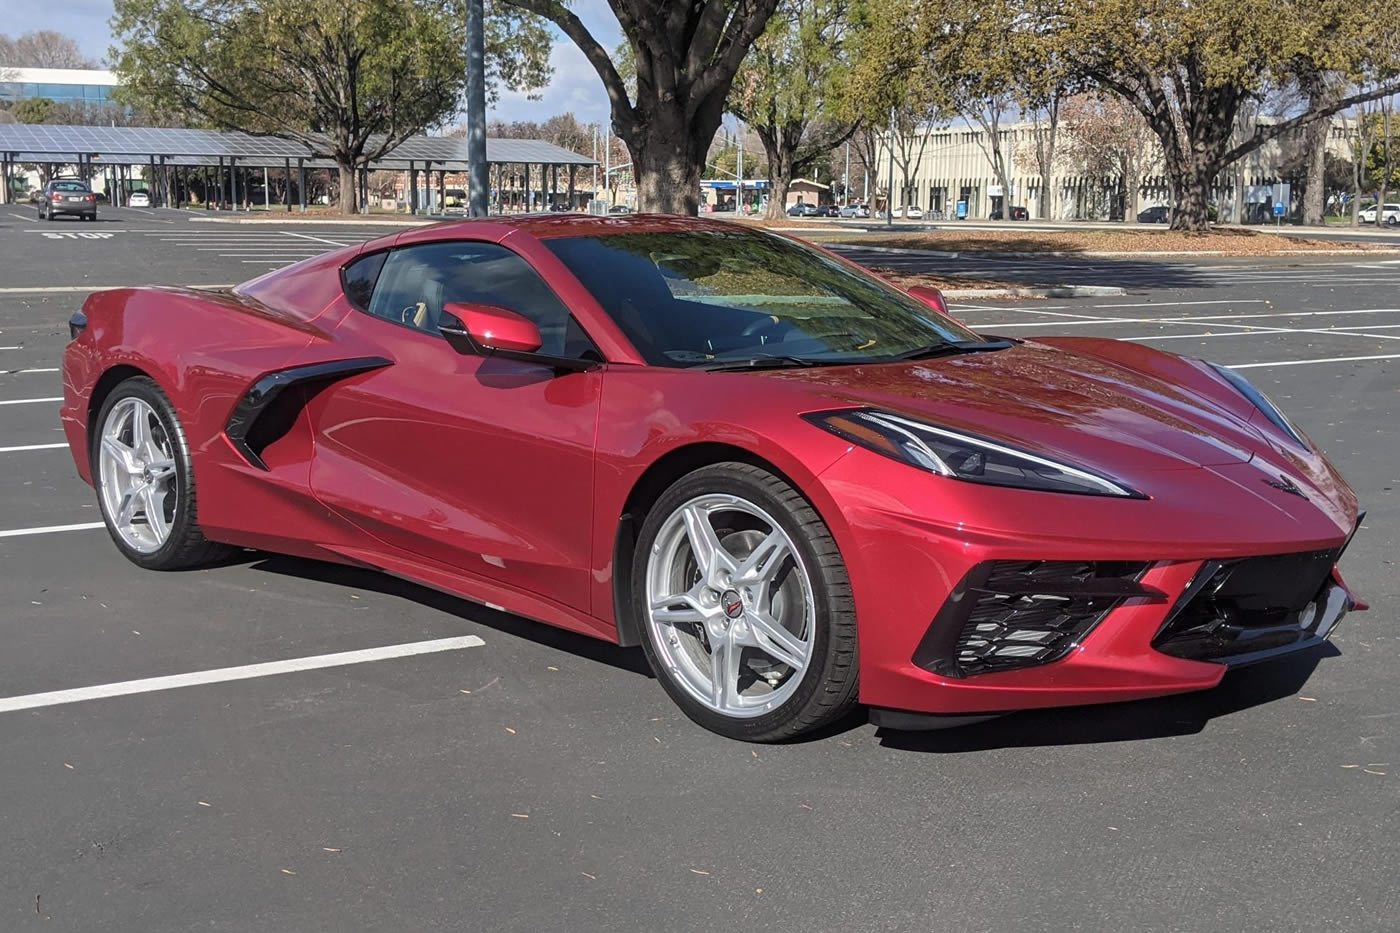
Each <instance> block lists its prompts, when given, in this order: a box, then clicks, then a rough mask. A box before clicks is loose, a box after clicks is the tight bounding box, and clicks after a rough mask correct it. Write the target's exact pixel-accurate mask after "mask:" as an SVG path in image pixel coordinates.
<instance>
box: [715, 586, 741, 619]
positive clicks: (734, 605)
mask: <svg viewBox="0 0 1400 933" xmlns="http://www.w3.org/2000/svg"><path fill="white" fill-rule="evenodd" d="M719 605H720V608H721V609H723V610H724V614H725V615H727V616H729V618H731V619H737V618H739V616H741V615H743V614H744V598H743V597H742V596H740V595H739V592H738V590H725V591H724V592H723V593H721V594H720V596H719Z"/></svg>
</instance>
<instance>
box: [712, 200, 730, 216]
mask: <svg viewBox="0 0 1400 933" xmlns="http://www.w3.org/2000/svg"><path fill="white" fill-rule="evenodd" d="M715 213H716V214H732V213H734V202H733V201H720V202H719V203H718V204H716V205H715Z"/></svg>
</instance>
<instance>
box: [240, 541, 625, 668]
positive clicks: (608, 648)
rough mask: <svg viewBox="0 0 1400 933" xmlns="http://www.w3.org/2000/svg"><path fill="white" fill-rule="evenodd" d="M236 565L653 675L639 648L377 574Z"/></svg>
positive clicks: (252, 556) (286, 563)
mask: <svg viewBox="0 0 1400 933" xmlns="http://www.w3.org/2000/svg"><path fill="white" fill-rule="evenodd" d="M234 564H246V565H248V566H249V568H250V569H252V570H256V571H260V572H262V573H271V574H277V575H279V576H285V577H297V578H300V579H303V580H315V581H318V582H321V583H330V584H332V585H334V586H343V587H347V588H351V589H358V590H368V591H369V592H372V593H381V594H383V595H386V596H393V597H396V598H399V599H406V600H410V601H412V602H415V603H418V604H419V605H420V606H426V607H428V608H430V609H435V610H437V611H438V612H443V613H446V614H448V615H451V616H456V617H457V618H459V619H464V620H466V621H468V622H475V623H477V624H479V625H485V626H487V627H488V628H493V629H495V630H497V631H499V632H502V633H504V634H507V635H512V636H514V637H516V638H523V639H527V640H529V641H532V642H534V643H535V644H538V645H543V646H545V647H547V648H553V649H555V650H557V651H563V652H566V653H568V654H571V655H576V656H578V657H581V658H587V659H588V660H590V661H597V662H599V663H601V664H607V665H609V666H610V667H614V668H618V669H619V670H624V671H628V672H630V673H633V674H641V675H642V676H644V677H648V678H650V677H651V676H652V673H651V669H650V668H648V667H647V662H646V658H645V657H643V656H642V652H641V650H640V649H637V648H620V647H618V646H617V645H614V644H611V643H609V642H605V641H601V640H599V639H597V638H590V637H589V636H587V635H580V634H578V633H576V632H570V631H568V630H567V629H562V628H557V627H555V626H553V625H546V624H545V623H543V622H533V621H531V620H529V619H526V618H523V617H521V616H516V615H511V614H510V613H507V612H498V611H496V610H495V609H490V608H487V607H486V606H483V605H481V604H480V603H474V602H472V601H471V600H467V599H462V598H460V597H457V596H453V595H451V594H450V593H444V592H441V591H440V590H434V589H431V588H429V587H426V586H421V585H419V584H417V583H411V582H409V581H408V580H403V579H400V578H399V577H394V576H390V575H389V574H386V573H381V572H380V571H378V570H369V569H364V568H360V567H350V566H346V565H344V564H332V563H327V562H323V561H316V560H307V559H304V558H300V557H288V556H285V555H280V554H277V555H274V554H265V553H261V552H257V551H250V552H243V553H242V554H239V555H232V556H230V557H228V558H226V559H225V560H223V561H220V562H219V564H218V565H219V566H231V565H234Z"/></svg>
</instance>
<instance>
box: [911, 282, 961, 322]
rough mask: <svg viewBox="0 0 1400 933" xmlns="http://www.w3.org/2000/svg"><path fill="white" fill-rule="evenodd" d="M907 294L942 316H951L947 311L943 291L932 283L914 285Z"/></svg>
mask: <svg viewBox="0 0 1400 933" xmlns="http://www.w3.org/2000/svg"><path fill="white" fill-rule="evenodd" d="M909 294H910V295H912V296H913V297H915V298H917V299H918V300H919V301H921V302H923V303H924V304H926V305H928V306H929V307H930V308H932V309H933V310H935V311H937V312H938V313H939V314H941V315H943V316H944V317H952V316H953V315H951V314H949V313H948V302H947V300H946V299H945V298H944V297H943V293H942V292H941V291H939V290H938V289H936V288H934V287H933V286H932V285H915V286H914V287H912V288H910V289H909Z"/></svg>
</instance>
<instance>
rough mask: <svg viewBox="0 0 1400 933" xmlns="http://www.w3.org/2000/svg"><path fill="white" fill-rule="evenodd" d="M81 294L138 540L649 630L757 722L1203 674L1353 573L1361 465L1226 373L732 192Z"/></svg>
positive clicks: (419, 233)
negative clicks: (355, 569)
mask: <svg viewBox="0 0 1400 933" xmlns="http://www.w3.org/2000/svg"><path fill="white" fill-rule="evenodd" d="M70 329H71V332H72V341H71V343H70V344H69V345H68V348H67V350H66V352H65V355H64V361H63V374H64V404H63V409H62V422H63V427H64V430H65V431H66V436H67V439H68V442H69V444H70V445H71V448H72V452H73V456H74V459H75V461H76V464H77V468H78V472H79V473H80V474H81V475H82V477H83V479H84V480H86V481H87V482H89V483H91V484H92V485H93V486H94V487H95V489H96V493H97V500H98V502H99V504H100V507H101V513H102V516H103V518H104V520H105V522H106V525H107V528H108V530H109V531H110V533H111V537H112V540H113V541H114V542H115V544H116V546H117V548H118V549H119V550H120V551H121V552H122V553H123V554H124V555H125V556H126V557H128V558H129V559H130V560H132V561H134V562H135V563H137V564H139V565H140V566H142V567H146V568H150V569H155V570H166V569H175V568H183V567H190V566H194V565H198V564H200V563H202V562H205V561H208V560H210V559H211V558H213V557H214V556H216V555H217V554H218V553H219V552H220V551H221V550H223V549H225V548H228V547H231V546H232V547H245V548H257V549H264V550H267V551H275V552H283V553H287V554H294V555H300V556H303V557H308V558H316V559H322V560H329V561H338V562H342V563H348V564H354V565H359V566H363V567H370V568H378V569H379V570H382V571H385V572H388V573H390V574H395V575H397V576H400V577H404V578H407V579H409V580H413V581H417V582H419V583H422V584H425V585H427V586H430V587H435V588H438V589H441V590H444V591H447V592H450V593H453V594H456V595H458V596H461V597H465V598H467V599H469V600H474V601H477V602H480V603H484V604H486V605H489V606H492V607H494V608H498V609H503V610H506V611H509V612H512V613H517V614H519V615H522V616H526V617H528V618H531V619H534V620H537V621H539V622H543V623H546V624H550V625H556V626H561V627H563V628H566V629H570V630H572V631H575V632H579V633H583V634H585V635H589V636H593V637H596V638H601V639H606V640H609V641H613V642H616V643H618V644H621V645H639V646H640V647H641V649H642V650H643V651H644V652H645V655H646V658H647V660H648V662H649V663H650V665H651V668H652V670H653V671H654V672H655V674H656V677H657V680H658V681H659V682H660V684H661V686H662V687H663V688H664V689H665V690H666V692H667V693H668V694H670V696H671V698H672V699H673V700H674V701H675V702H676V703H677V704H678V705H679V706H680V707H681V708H682V709H683V710H684V711H685V713H686V714H687V715H689V716H690V717H691V718H692V719H694V720H695V721H696V722H698V723H700V724H702V725H703V726H706V727H708V728H710V729H713V730H715V731H717V732H720V733H722V734H724V735H728V736H732V737H735V738H741V739H747V740H752V741H774V740H780V739H784V738H788V737H791V736H794V735H797V734H799V733H802V732H805V731H809V730H812V729H816V728H818V727H821V726H823V725H825V724H829V723H831V722H833V721H834V720H836V719H838V718H842V717H845V716H846V715H847V714H849V713H850V712H851V711H852V710H853V709H854V708H856V706H857V705H858V704H861V705H863V706H864V707H865V708H867V709H869V711H870V715H871V717H872V718H873V719H874V720H875V721H876V722H877V723H882V724H885V725H887V726H892V727H896V728H917V727H921V726H926V725H930V724H948V723H958V722H966V721H968V720H970V719H975V718H982V717H987V716H991V715H995V714H999V713H1004V712H1008V711H1012V710H1020V709H1027V708H1034V707H1049V706H1062V705H1071V704H1090V703H1101V702H1108V701H1120V700H1131V699H1140V698H1146V697H1156V696H1162V695H1166V694H1172V693H1179V692H1183V691H1190V690H1202V689H1206V688H1209V687H1212V686H1214V685H1215V684H1217V683H1218V682H1219V681H1220V680H1221V678H1222V676H1223V675H1224V674H1225V672H1226V670H1227V669H1229V668H1230V667H1232V666H1237V665H1242V664H1248V663H1252V662H1257V661H1262V660H1265V659H1269V658H1273V657H1276V656H1278V655H1281V654H1284V653H1287V652H1292V651H1298V650H1303V649H1306V648H1308V647H1310V646H1316V645H1317V644H1319V643H1320V641H1321V640H1323V639H1325V638H1327V637H1328V636H1329V635H1330V633H1331V632H1332V630H1333V627H1334V626H1335V625H1336V624H1337V622H1338V620H1339V619H1341V617H1342V616H1343V615H1344V614H1345V613H1346V612H1347V611H1348V610H1352V609H1358V608H1365V607H1364V605H1362V604H1360V603H1359V601H1358V600H1357V598H1356V597H1355V596H1353V595H1352V594H1351V593H1350V591H1349V590H1348V589H1347V587H1346V584H1345V583H1344V582H1343V580H1342V578H1341V576H1340V575H1339V573H1338V571H1337V561H1338V559H1339V558H1340V556H1341V554H1342V552H1343V550H1344V549H1345V548H1346V546H1347V544H1348V542H1349V541H1350V539H1351V536H1352V534H1353V532H1354V530H1355V529H1356V527H1357V526H1358V522H1359V518H1360V516H1359V513H1358V507H1357V501H1356V497H1355V495H1354V494H1353V493H1352V491H1351V489H1349V488H1348V487H1347V485H1346V483H1345V482H1344V481H1343V480H1342V478H1341V477H1340V476H1339V475H1338V473H1337V472H1336V470H1334V469H1333V467H1332V466H1331V465H1330V464H1329V463H1328V461H1327V460H1326V459H1325V458H1324V457H1323V456H1322V454H1321V453H1320V452H1319V451H1318V450H1317V448H1316V446H1315V445H1314V444H1313V443H1312V442H1311V441H1309V439H1308V438H1307V437H1306V436H1305V435H1304V434H1303V433H1302V432H1301V431H1299V430H1298V429H1297V428H1296V427H1295V426H1294V425H1293V424H1292V422H1290V421H1289V420H1288V418H1287V417H1286V416H1285V415H1284V414H1283V413H1282V412H1280V411H1279V410H1278V408H1276V407H1275V406H1274V405H1273V404H1272V403H1271V402H1270V401H1269V400H1268V399H1267V398H1266V397H1265V396H1263V395H1261V394H1260V393H1259V392H1258V391H1256V390H1255V389H1254V388H1253V387H1252V386H1251V385H1250V384H1249V383H1248V382H1247V381H1245V379H1244V378H1243V377H1241V376H1240V375H1239V374H1237V373H1236V372H1234V371H1232V370H1230V369H1227V368H1223V367H1220V366H1215V365H1212V364H1210V363H1206V362H1203V361H1201V360H1196V359H1188V358H1184V357H1180V356H1174V355H1172V354H1169V353H1163V352H1161V351H1158V350H1155V349H1151V348H1149V347H1145V346H1140V345H1137V344H1132V343H1123V342H1117V341H1114V340H1109V339H1096V338H1086V337H1073V338H1072V337H1047V338H1042V339H1034V340H1020V339H1013V338H1009V337H999V336H995V335H984V334H979V333H975V332H974V331H973V330H971V329H969V328H968V327H966V326H964V325H963V324H961V323H959V322H958V321H957V320H955V319H954V318H953V317H951V316H950V315H949V314H948V311H947V308H946V306H945V305H944V303H943V300H942V296H941V295H940V294H939V293H938V292H937V291H935V290H932V289H913V290H911V291H903V290H900V289H898V288H896V287H894V286H893V285H890V284H888V283H886V282H884V281H883V280H881V279H879V278H877V277H875V276H873V275H871V274H870V273H868V272H866V271H864V270H862V269H860V268H859V267H857V266H855V265H853V264H851V263H849V262H847V261H845V260H844V259H842V258H840V257H838V256H836V255H834V254H832V253H829V252H827V251H824V250H822V249H820V248H818V247H816V246H812V245H809V244H805V243H802V242H801V241H798V240H794V239H789V238H784V237H781V236H776V235H773V234H770V233H767V232H764V231H760V230H754V229H751V228H745V227H741V226H736V225H734V224H730V223H725V222H721V221H713V220H698V219H693V218H677V217H664V216H654V215H652V216H649V215H640V214H634V215H626V216H608V217H586V216H581V215H564V216H560V215H554V216H530V217H518V218H511V219H490V220H470V221H461V222H456V223H447V224H441V225H437V226H432V227H424V228H416V229H413V230H410V231H407V232H401V233H395V234H391V235H388V236H385V237H383V238H381V239H376V240H370V241H369V242H366V243H364V244H357V245H354V246H348V247H345V248H344V249H339V250H336V251H334V252H329V253H326V254H324V255H321V256H318V257H315V258H312V259H309V260H306V261H304V262H301V263H298V264H296V265H293V266H290V267H288V268H285V269H282V270H279V271H276V272H273V273H270V274H268V275H265V276H263V277H261V278H257V279H254V280H252V281H250V282H247V283H245V284H243V285H240V286H238V287H236V288H233V289H231V290H227V291H196V290H187V289H179V288H127V289H115V290H110V291H103V292H98V293H96V294H93V295H92V296H90V297H89V298H88V299H87V301H86V302H85V304H84V305H83V307H82V310H81V311H80V312H78V313H77V314H75V315H74V317H73V320H72V322H71V324H70Z"/></svg>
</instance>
